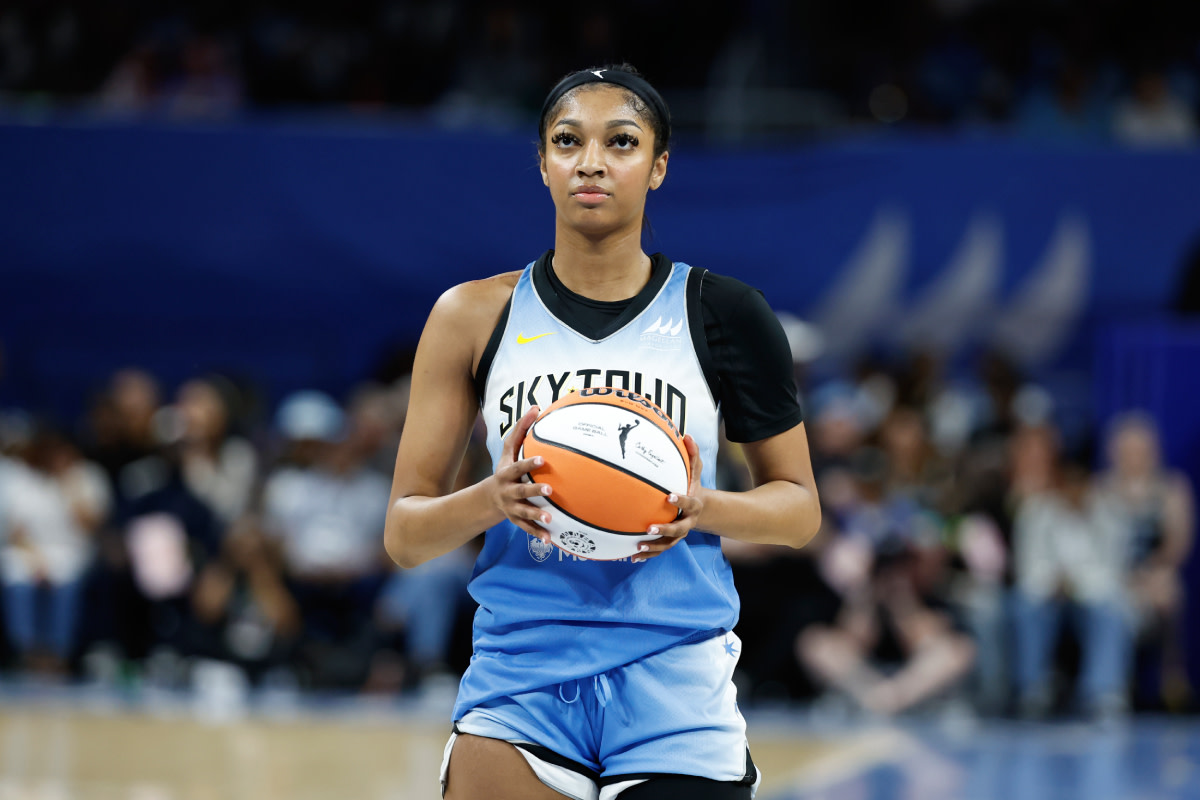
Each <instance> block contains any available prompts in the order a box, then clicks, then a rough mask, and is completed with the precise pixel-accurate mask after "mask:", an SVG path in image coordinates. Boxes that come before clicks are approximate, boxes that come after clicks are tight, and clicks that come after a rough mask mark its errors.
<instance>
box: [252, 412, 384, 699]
mask: <svg viewBox="0 0 1200 800" xmlns="http://www.w3.org/2000/svg"><path fill="white" fill-rule="evenodd" d="M276 424H277V427H278V429H279V432H280V433H281V434H282V435H283V437H284V438H285V439H286V440H287V442H288V450H289V452H288V456H289V460H290V462H291V463H290V464H288V465H286V466H282V467H281V468H279V469H277V470H276V471H274V472H273V473H272V474H271V475H270V476H269V477H268V479H267V482H266V486H265V489H264V495H263V511H264V516H265V521H266V524H267V526H268V529H269V530H270V532H271V533H272V535H273V536H275V537H277V538H278V541H279V543H280V545H281V547H282V550H283V554H284V563H285V565H286V569H287V575H288V582H289V586H290V588H291V590H292V592H293V594H294V596H295V597H296V601H297V603H298V604H299V607H300V613H301V616H302V619H303V623H304V642H303V645H302V655H303V658H304V659H305V661H306V662H307V664H306V666H307V668H308V669H309V670H310V674H309V676H308V677H309V679H311V680H312V681H313V682H315V683H316V684H318V685H333V686H340V687H342V688H357V687H359V686H361V685H362V683H363V681H364V680H365V678H366V675H367V671H368V669H369V664H370V661H371V659H372V657H373V655H374V651H375V647H376V642H375V640H374V633H373V630H372V628H371V626H370V622H371V620H372V616H373V613H374V610H375V603H376V599H377V597H378V595H379V592H380V589H381V587H382V586H383V583H384V581H385V580H386V578H387V575H388V573H389V572H390V563H391V562H390V560H389V559H387V557H386V554H385V553H384V550H383V544H382V543H383V537H382V535H381V534H382V531H383V524H384V515H385V514H386V513H387V506H388V497H389V496H390V494H391V486H390V484H389V482H388V480H387V479H386V478H384V477H383V476H382V475H380V474H379V473H377V472H375V471H373V470H371V469H370V468H369V467H368V466H367V463H366V459H367V457H368V455H369V453H370V450H369V448H366V447H364V442H365V441H370V438H371V437H367V436H364V434H363V433H362V431H361V430H360V429H358V428H357V426H358V425H360V424H361V423H357V422H355V421H354V420H353V419H352V420H351V423H350V425H349V426H347V423H346V418H345V414H344V412H343V411H342V409H341V407H340V406H339V405H338V404H337V403H336V402H335V401H334V400H333V399H332V398H330V397H329V396H328V395H325V394H322V393H321V392H315V391H304V392H297V393H296V394H293V395H291V396H289V397H287V398H286V399H285V400H284V402H283V403H282V405H281V406H280V408H279V411H278V413H277V416H276Z"/></svg>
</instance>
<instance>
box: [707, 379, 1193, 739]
mask: <svg viewBox="0 0 1200 800" xmlns="http://www.w3.org/2000/svg"><path fill="white" fill-rule="evenodd" d="M978 373H979V374H978V376H977V377H976V378H975V379H973V380H966V381H963V380H957V381H948V380H944V379H942V378H940V377H939V370H938V369H937V366H936V363H935V362H934V361H933V360H931V359H929V358H927V357H918V358H915V359H913V361H912V363H911V364H908V365H906V366H904V367H902V368H899V369H896V368H893V369H888V368H886V367H883V366H881V365H877V364H870V363H868V364H864V365H863V366H862V367H861V368H860V370H859V372H858V374H857V376H856V377H855V378H854V379H852V380H835V381H830V382H826V383H825V384H823V385H821V386H819V387H814V389H813V390H812V391H811V392H810V393H809V395H808V397H809V414H808V423H807V424H808V431H809V438H810V441H811V444H812V451H813V459H814V467H815V470H816V476H817V485H818V487H819V489H820V492H821V499H822V505H823V507H824V512H825V513H824V522H823V528H822V530H821V532H820V534H819V535H818V538H817V540H816V541H814V542H813V544H812V545H810V546H809V547H807V548H805V549H804V550H801V551H789V552H777V551H774V550H773V549H771V548H767V547H761V546H746V545H738V546H737V547H731V546H727V552H728V553H729V556H730V558H731V560H732V561H733V563H734V571H735V576H736V577H737V579H738V586H739V588H740V591H741V592H742V594H743V598H744V602H745V605H744V608H743V615H742V627H743V629H744V630H743V632H742V637H743V640H745V641H746V642H747V644H746V648H745V655H744V659H743V662H742V666H743V668H744V669H745V670H746V672H747V676H746V678H747V680H746V684H747V687H746V688H747V689H748V690H749V691H750V693H751V698H753V699H760V698H761V699H774V698H784V699H795V698H812V697H815V698H816V699H817V704H818V707H819V708H824V709H826V710H828V711H830V712H831V713H835V714H839V715H846V714H851V715H853V714H865V715H885V716H886V715H893V714H899V713H907V712H935V711H939V710H945V711H958V710H962V709H973V710H974V711H977V712H980V713H984V714H1006V715H1007V714H1015V715H1019V716H1022V717H1025V718H1043V717H1048V716H1055V715H1061V714H1078V715H1084V716H1086V717H1089V718H1094V719H1100V720H1111V719H1119V718H1121V717H1123V716H1124V715H1125V714H1126V713H1128V712H1129V711H1130V710H1131V709H1135V708H1137V709H1156V710H1160V711H1161V710H1183V709H1186V708H1190V707H1191V704H1192V689H1191V687H1190V685H1189V682H1188V678H1187V674H1186V668H1185V654H1184V645H1185V640H1186V637H1185V636H1184V633H1183V631H1182V629H1181V611H1182V608H1183V602H1182V601H1183V592H1184V586H1183V583H1182V579H1181V572H1180V568H1181V566H1182V565H1183V564H1184V562H1185V561H1186V559H1187V557H1188V554H1189V552H1190V548H1191V543H1192V538H1193V535H1194V526H1195V519H1194V510H1193V497H1192V491H1191V488H1190V485H1189V483H1188V481H1187V479H1186V477H1185V476H1183V475H1182V474H1180V473H1177V472H1174V471H1172V470H1170V469H1169V468H1167V467H1166V466H1165V465H1164V464H1163V461H1162V455H1161V450H1160V447H1159V439H1158V430H1157V426H1156V424H1155V422H1154V420H1153V419H1152V418H1150V417H1149V416H1147V415H1146V414H1144V413H1141V412H1139V411H1128V412H1126V413H1124V414H1122V415H1121V416H1119V417H1117V418H1116V419H1114V420H1112V421H1111V423H1109V425H1108V427H1107V429H1106V430H1103V431H1088V430H1082V431H1080V430H1076V429H1074V428H1072V426H1064V425H1061V424H1060V423H1059V420H1060V419H1061V414H1059V413H1058V410H1057V409H1056V407H1055V398H1054V397H1053V396H1052V395H1051V394H1050V393H1048V392H1047V391H1045V390H1044V389H1043V388H1041V387H1039V386H1037V385H1035V384H1032V383H1028V382H1026V381H1024V380H1022V378H1021V376H1020V375H1019V374H1018V373H1017V371H1016V370H1014V369H1013V367H1012V366H1011V364H1010V363H1008V362H1007V361H1006V360H1005V359H1003V358H1001V357H998V356H996V355H988V356H985V357H984V358H982V359H981V360H980V361H979V365H978ZM734 474H737V472H736V471H735V473H734ZM729 544H733V543H729ZM1064 623H1065V624H1064Z"/></svg>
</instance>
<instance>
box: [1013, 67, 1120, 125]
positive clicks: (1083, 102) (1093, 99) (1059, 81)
mask: <svg viewBox="0 0 1200 800" xmlns="http://www.w3.org/2000/svg"><path fill="white" fill-rule="evenodd" d="M1017 116H1018V120H1017V124H1018V127H1019V129H1020V131H1021V133H1022V134H1024V135H1026V136H1028V137H1030V138H1033V139H1039V140H1042V141H1047V142H1058V143H1071V142H1103V141H1106V140H1107V139H1108V135H1109V130H1108V110H1107V108H1106V106H1105V103H1104V101H1103V98H1102V97H1101V93H1100V92H1099V91H1098V90H1097V86H1096V75H1095V73H1094V72H1093V71H1092V70H1090V69H1088V68H1087V67H1085V66H1084V65H1083V64H1081V63H1079V62H1077V61H1073V60H1066V61H1064V63H1063V64H1062V65H1061V66H1060V67H1059V69H1058V74H1057V76H1056V77H1055V79H1054V83H1053V86H1051V87H1049V88H1048V89H1046V88H1041V87H1037V86H1035V87H1034V89H1033V90H1032V91H1031V92H1030V93H1029V95H1028V96H1027V97H1026V99H1025V101H1024V103H1023V104H1022V105H1021V108H1020V110H1019V112H1018V115H1017Z"/></svg>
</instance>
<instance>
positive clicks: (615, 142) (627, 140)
mask: <svg viewBox="0 0 1200 800" xmlns="http://www.w3.org/2000/svg"><path fill="white" fill-rule="evenodd" d="M608 143H609V144H610V145H612V146H613V147H617V148H619V149H621V150H632V149H633V148H635V147H637V146H638V139H637V137H636V136H634V135H633V134H631V133H618V134H617V135H616V136H614V137H613V138H612V139H610V140H609V142H608Z"/></svg>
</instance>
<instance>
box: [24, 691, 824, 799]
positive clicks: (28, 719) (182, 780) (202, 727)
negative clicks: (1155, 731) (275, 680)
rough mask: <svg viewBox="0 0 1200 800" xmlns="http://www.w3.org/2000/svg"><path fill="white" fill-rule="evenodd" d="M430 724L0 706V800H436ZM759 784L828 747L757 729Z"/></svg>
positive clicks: (405, 717) (376, 716)
mask: <svg viewBox="0 0 1200 800" xmlns="http://www.w3.org/2000/svg"><path fill="white" fill-rule="evenodd" d="M447 733H448V726H447V724H446V723H445V721H444V718H439V715H432V714H428V713H425V714H403V713H392V712H388V713H373V712H371V711H370V710H367V711H365V712H359V713H338V714H327V713H307V712H299V713H295V714H291V715H287V717H286V718H263V717H250V718H241V719H236V720H229V719H226V720H223V721H213V720H209V721H205V720H204V719H203V718H197V717H196V715H194V714H190V713H187V712H186V710H180V709H174V710H167V711H162V710H160V711H157V712H153V711H152V712H147V711H145V710H128V709H120V708H115V709H111V708H110V709H107V710H85V709H80V708H76V707H73V706H72V705H70V704H62V703H58V704H49V705H47V704H29V703H16V704H13V703H5V704H0V800H251V799H253V800H310V799H311V800H317V798H322V799H324V798H354V800H425V799H426V798H428V799H429V800H436V798H437V796H438V793H437V788H436V787H437V772H438V767H439V765H440V763H441V757H442V750H443V747H444V745H445V742H446V736H447ZM752 734H753V735H752V739H751V748H752V751H753V753H754V758H755V761H756V762H757V763H758V764H759V765H760V766H761V767H762V769H763V771H764V774H765V775H766V776H767V781H766V783H765V785H764V789H765V790H766V791H764V793H763V794H760V797H762V796H763V795H764V794H765V795H767V796H769V795H770V794H771V792H770V784H771V783H772V780H771V778H772V776H773V777H774V778H775V779H776V780H777V781H779V783H778V784H777V785H779V786H782V785H783V782H784V781H786V779H787V776H790V775H793V774H795V773H796V772H797V770H798V769H801V768H803V767H804V765H805V764H807V763H809V762H813V761H814V760H819V759H821V758H822V757H824V756H826V755H828V754H829V753H830V752H831V750H833V749H834V748H836V747H837V745H836V744H834V743H830V742H822V741H819V740H817V739H815V738H813V737H811V736H805V735H802V734H800V733H796V732H788V731H787V730H786V729H784V728H779V727H773V726H764V729H763V730H762V731H761V732H760V733H757V734H755V733H754V732H753V728H752Z"/></svg>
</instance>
